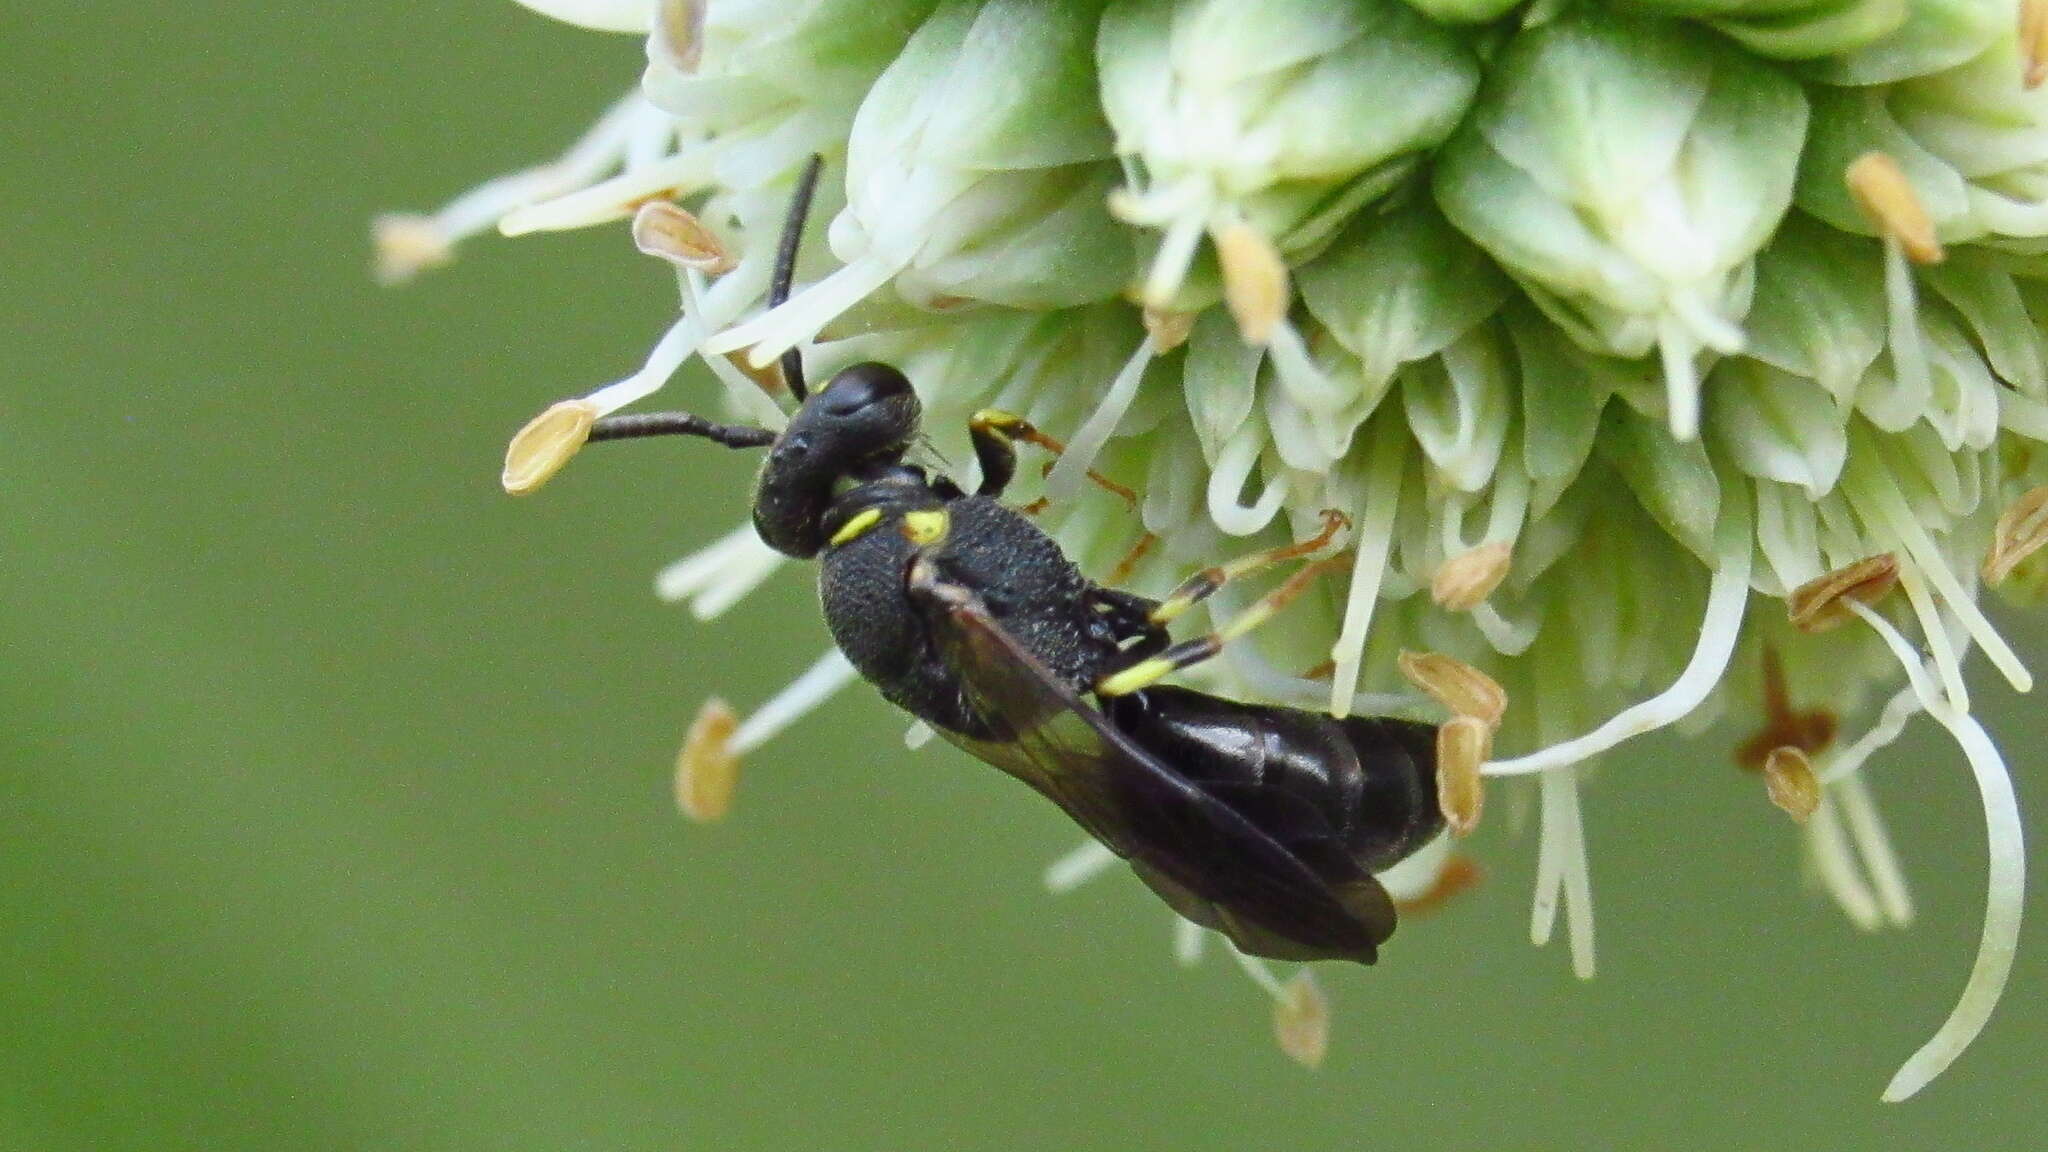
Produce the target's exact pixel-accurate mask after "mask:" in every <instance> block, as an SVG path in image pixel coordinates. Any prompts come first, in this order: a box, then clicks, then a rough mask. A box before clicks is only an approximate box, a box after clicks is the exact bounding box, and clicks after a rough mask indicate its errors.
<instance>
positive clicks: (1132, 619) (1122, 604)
mask: <svg viewBox="0 0 2048 1152" xmlns="http://www.w3.org/2000/svg"><path fill="white" fill-rule="evenodd" d="M1087 600H1088V606H1089V607H1090V608H1092V609H1093V610H1094V611H1095V612H1096V614H1097V615H1099V616H1101V617H1102V622H1103V623H1104V624H1105V625H1107V626H1108V628H1109V631H1110V635H1111V636H1113V637H1115V638H1116V641H1117V642H1118V643H1119V644H1124V645H1127V647H1125V648H1124V650H1123V652H1124V655H1125V656H1126V657H1127V658H1129V659H1132V660H1142V659H1144V658H1146V657H1148V656H1156V655H1158V654H1159V653H1160V652H1163V651H1165V650H1166V646H1167V645H1168V644H1170V643H1172V642H1173V638H1172V637H1170V636H1168V635H1167V634H1166V629H1165V627H1164V626H1162V625H1159V624H1154V623H1152V609H1154V608H1157V607H1158V606H1159V602H1158V601H1156V600H1151V599H1148V598H1146V597H1144V596H1140V595H1138V594H1137V593H1135V592H1126V591H1124V590H1123V589H1121V588H1105V587H1102V586H1100V585H1098V586H1096V587H1094V588H1091V589H1089V591H1088V593H1087Z"/></svg>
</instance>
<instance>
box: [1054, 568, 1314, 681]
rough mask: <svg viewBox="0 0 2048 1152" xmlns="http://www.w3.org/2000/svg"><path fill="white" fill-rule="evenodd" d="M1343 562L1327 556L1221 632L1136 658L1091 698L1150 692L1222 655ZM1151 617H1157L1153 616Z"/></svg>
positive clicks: (1236, 617) (1247, 609)
mask: <svg viewBox="0 0 2048 1152" xmlns="http://www.w3.org/2000/svg"><path fill="white" fill-rule="evenodd" d="M1343 559H1344V558H1343V556H1342V555H1338V556H1329V557H1325V558H1323V559H1321V560H1318V561H1316V562H1315V563H1313V564H1306V565H1303V566H1302V569H1301V570H1300V571H1299V572H1296V573H1295V574H1294V575H1292V576H1289V577H1288V578H1287V579H1286V580H1285V581H1284V582H1283V583H1281V585H1280V586H1279V587H1278V588H1275V589H1273V590H1272V591H1271V592H1268V593H1266V594H1265V595H1264V596H1261V597H1259V598H1258V599H1257V600H1255V601H1253V602H1252V604H1251V606H1250V607H1248V608H1246V609H1245V610H1244V611H1242V612H1240V613H1238V614H1237V615H1236V616H1234V617H1232V618H1231V621H1230V623H1228V624H1225V625H1224V626H1223V627H1222V628H1220V629H1218V630H1217V631H1214V632H1211V633H1209V634H1208V635H1206V636H1197V637H1195V638H1194V639H1192V640H1183V641H1181V642H1180V643H1178V644H1175V645H1172V646H1171V647H1169V648H1167V649H1166V650H1165V651H1163V652H1160V653H1159V654H1158V655H1156V656H1146V657H1143V658H1140V659H1138V660H1136V661H1135V662H1133V663H1131V664H1129V665H1127V666H1125V667H1124V668H1123V669H1122V670H1121V671H1117V672H1112V673H1110V674H1109V675H1107V676H1104V677H1103V678H1102V679H1100V680H1098V681H1096V682H1095V694H1096V695H1098V696H1128V695H1130V694H1131V693H1133V692H1136V691H1139V690H1140V689H1144V688H1150V687H1151V686H1152V685H1154V684H1157V683H1158V682H1159V681H1161V680H1163V679H1165V678H1166V677H1168V676H1171V675H1173V674H1174V673H1175V672H1178V671H1180V670H1181V669H1183V668H1188V667H1192V666H1194V665H1196V664H1200V663H1201V662H1202V661H1204V660H1207V659H1210V658H1211V657H1213V656H1215V655H1216V654H1217V653H1218V652H1221V651H1223V646H1224V645H1225V644H1228V643H1230V642H1231V641H1232V640H1236V639H1238V638H1239V637H1241V636H1243V635H1245V634H1246V633H1248V632H1250V631H1251V630H1252V629H1254V628H1257V627H1258V626H1259V625H1261V624H1264V623H1265V622H1266V621H1268V620H1271V619H1272V618H1273V617H1274V616H1275V615H1277V614H1278V613H1279V612H1280V610H1281V609H1282V608H1285V607H1287V606H1288V605H1289V604H1291V603H1293V602H1294V600H1295V598H1296V597H1298V596H1300V595H1301V594H1302V593H1303V592H1306V591H1308V586H1309V585H1310V584H1311V583H1313V582H1314V581H1315V578H1316V577H1318V576H1320V575H1322V574H1323V573H1324V572H1326V571H1328V570H1329V569H1331V568H1334V567H1336V566H1337V565H1338V564H1339V563H1340V562H1342V560H1343ZM1212 591H1213V589H1212ZM1154 616H1157V613H1156V612H1155V613H1154Z"/></svg>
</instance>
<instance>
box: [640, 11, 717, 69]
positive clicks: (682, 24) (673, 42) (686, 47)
mask: <svg viewBox="0 0 2048 1152" xmlns="http://www.w3.org/2000/svg"><path fill="white" fill-rule="evenodd" d="M704 8H705V3H704V0H661V3H660V4H659V5H658V6H657V7H656V8H655V10H654V24H653V28H652V29H651V32H652V35H651V36H650V37H649V39H648V43H647V51H648V53H649V55H650V56H658V58H659V59H660V60H661V61H662V62H663V63H666V64H668V65H669V66H671V67H673V68H674V69H675V70H676V71H678V72H684V73H690V72H695V71H696V70H697V66H698V65H699V64H700V63H702V62H703V59H704Z"/></svg>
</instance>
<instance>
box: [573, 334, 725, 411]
mask: <svg viewBox="0 0 2048 1152" xmlns="http://www.w3.org/2000/svg"><path fill="white" fill-rule="evenodd" d="M702 338H703V330H702V329H701V328H700V327H699V325H698V324H697V321H696V318H695V317H692V316H684V317H683V318H681V319H680V320H677V321H676V322H675V323H674V324H671V325H669V328H668V331H666V332H664V333H662V336H661V339H660V340H658V341H656V342H655V345H654V349H653V350H652V351H650V352H649V353H648V354H647V361H646V363H644V364H642V365H641V366H640V370H639V371H638V372H635V373H633V374H632V375H631V376H628V377H626V378H625V379H623V380H618V381H615V382H613V383H610V384H607V385H605V386H604V387H602V388H599V389H597V390H596V391H594V392H592V393H590V394H589V395H588V396H586V397H584V399H586V400H589V401H590V402H591V403H592V404H595V405H597V408H598V413H599V414H600V415H609V414H610V413H613V412H616V411H618V410H619V409H621V408H624V407H625V406H626V405H628V404H633V403H637V402H638V401H641V400H644V399H646V398H647V397H649V396H652V395H654V394H655V393H656V392H659V391H661V388H662V386H663V385H665V384H667V383H668V380H669V377H671V376H674V375H675V374H676V369H678V368H681V367H682V366H683V362H684V361H686V360H688V359H689V358H690V356H691V354H692V353H694V352H696V350H697V342H698V341H699V340H700V339H702Z"/></svg>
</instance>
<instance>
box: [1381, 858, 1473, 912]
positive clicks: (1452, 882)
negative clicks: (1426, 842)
mask: <svg viewBox="0 0 2048 1152" xmlns="http://www.w3.org/2000/svg"><path fill="white" fill-rule="evenodd" d="M1484 879H1486V872H1485V871H1484V870H1483V869H1481V868H1480V867H1479V865H1478V863H1477V862H1476V861H1474V860H1473V859H1472V858H1471V857H1470V856H1453V857H1451V858H1450V859H1448V860H1446V861H1444V866H1443V870H1442V871H1440V872H1438V873H1437V874H1436V882H1435V883H1434V884H1431V885H1430V886H1429V890H1428V891H1426V892H1424V893H1422V894H1421V895H1420V896H1413V897H1410V898H1408V899H1406V900H1396V901H1394V910H1395V911H1396V912H1399V913H1400V914H1401V915H1402V916H1403V917H1408V916H1425V915H1428V914H1430V913H1432V912H1436V911H1439V910H1441V909H1442V908H1443V906H1444V905H1446V904H1448V903H1450V902H1451V900H1452V899H1454V898H1455V897H1457V896H1458V895H1460V894H1461V893H1464V892H1468V891H1470V890H1471V889H1473V888H1476V887H1478V886H1479V882H1480V881H1481V880H1484Z"/></svg>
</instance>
